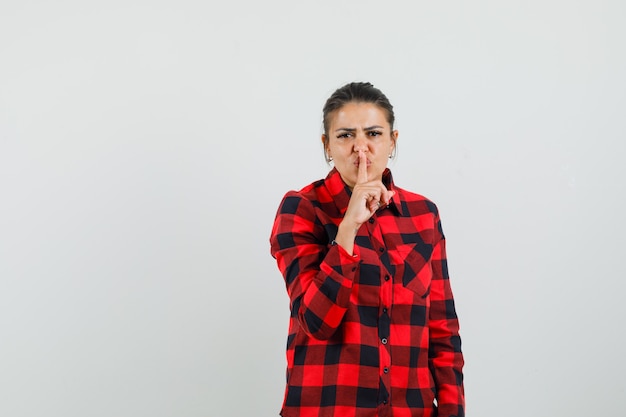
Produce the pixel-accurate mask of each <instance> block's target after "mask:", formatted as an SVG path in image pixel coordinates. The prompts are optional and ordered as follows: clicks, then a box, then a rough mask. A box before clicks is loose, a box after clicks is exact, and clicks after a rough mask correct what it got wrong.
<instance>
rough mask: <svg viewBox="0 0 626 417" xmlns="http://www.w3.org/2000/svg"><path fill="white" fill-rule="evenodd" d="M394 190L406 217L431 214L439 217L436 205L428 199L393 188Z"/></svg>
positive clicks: (402, 189) (399, 188)
mask: <svg viewBox="0 0 626 417" xmlns="http://www.w3.org/2000/svg"><path fill="white" fill-rule="evenodd" d="M394 190H395V191H396V193H397V195H398V199H399V201H400V204H401V205H402V210H403V211H404V212H406V214H407V215H411V216H415V215H420V214H426V213H432V214H433V215H435V216H438V215H439V209H438V208H437V205H436V204H435V203H434V202H433V201H432V200H430V199H429V198H427V197H424V196H423V195H421V194H418V193H414V192H412V191H408V190H405V189H404V188H401V187H397V186H394Z"/></svg>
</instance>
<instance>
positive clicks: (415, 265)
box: [395, 243, 433, 298]
mask: <svg viewBox="0 0 626 417" xmlns="http://www.w3.org/2000/svg"><path fill="white" fill-rule="evenodd" d="M395 252H396V254H395V255H396V256H395V261H397V265H398V267H399V268H398V269H397V270H396V271H397V274H398V275H399V279H400V280H401V281H402V285H403V286H404V287H405V288H407V289H409V290H411V291H413V292H415V293H417V295H419V296H421V297H422V298H426V297H427V296H428V294H429V293H430V283H431V281H432V278H433V269H432V262H431V257H432V252H433V248H432V245H429V244H426V243H409V244H403V245H399V246H398V247H396V250H395Z"/></svg>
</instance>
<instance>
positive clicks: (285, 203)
mask: <svg viewBox="0 0 626 417" xmlns="http://www.w3.org/2000/svg"><path fill="white" fill-rule="evenodd" d="M323 184H324V180H321V179H320V180H317V181H314V182H312V183H311V184H309V185H307V186H305V187H303V188H301V189H300V190H290V191H287V193H285V195H284V196H283V199H282V201H281V203H280V206H279V208H278V214H296V213H298V212H301V211H302V210H303V209H304V210H307V208H313V207H317V206H319V192H320V190H321V188H322V186H323Z"/></svg>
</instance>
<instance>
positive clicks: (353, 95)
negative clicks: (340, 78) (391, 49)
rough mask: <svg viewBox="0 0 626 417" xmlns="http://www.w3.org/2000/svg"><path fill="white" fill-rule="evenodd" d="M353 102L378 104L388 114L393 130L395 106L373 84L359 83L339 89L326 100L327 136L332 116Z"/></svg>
mask: <svg viewBox="0 0 626 417" xmlns="http://www.w3.org/2000/svg"><path fill="white" fill-rule="evenodd" d="M352 102H354V103H372V104H376V105H377V106H378V107H380V108H381V109H382V110H384V111H385V112H386V114H387V122H388V123H389V128H390V129H391V130H393V124H394V122H395V116H394V113H393V106H392V105H391V103H390V102H389V99H388V98H387V96H385V95H384V94H383V92H382V91H380V90H379V89H378V88H376V87H374V86H373V85H372V84H371V83H367V82H365V83H364V82H358V83H349V84H346V85H344V86H343V87H341V88H338V89H337V90H335V92H334V93H333V94H332V95H331V96H330V97H329V98H328V100H326V104H325V105H324V110H323V115H324V134H325V135H328V128H329V123H330V117H331V116H332V114H333V113H334V112H336V111H337V110H339V109H340V108H342V107H343V106H345V105H346V104H348V103H352Z"/></svg>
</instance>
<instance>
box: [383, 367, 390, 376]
mask: <svg viewBox="0 0 626 417" xmlns="http://www.w3.org/2000/svg"><path fill="white" fill-rule="evenodd" d="M383 372H384V373H386V374H388V373H389V368H387V367H386V366H385V367H384V368H383Z"/></svg>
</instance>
